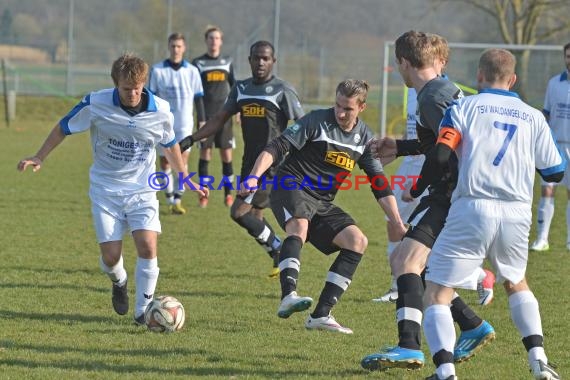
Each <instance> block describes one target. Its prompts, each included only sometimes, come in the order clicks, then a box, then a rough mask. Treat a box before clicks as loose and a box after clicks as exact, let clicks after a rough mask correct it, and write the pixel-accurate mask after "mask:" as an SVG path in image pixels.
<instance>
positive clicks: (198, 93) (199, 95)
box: [194, 92, 204, 99]
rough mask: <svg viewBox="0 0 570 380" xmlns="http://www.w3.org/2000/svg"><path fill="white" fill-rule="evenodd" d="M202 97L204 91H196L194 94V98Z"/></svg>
mask: <svg viewBox="0 0 570 380" xmlns="http://www.w3.org/2000/svg"><path fill="white" fill-rule="evenodd" d="M203 97H204V93H203V92H197V93H195V94H194V99H196V98H203Z"/></svg>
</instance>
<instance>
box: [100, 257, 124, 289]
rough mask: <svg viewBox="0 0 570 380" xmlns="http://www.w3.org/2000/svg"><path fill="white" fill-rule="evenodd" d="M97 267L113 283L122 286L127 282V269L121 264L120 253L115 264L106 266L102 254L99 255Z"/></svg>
mask: <svg viewBox="0 0 570 380" xmlns="http://www.w3.org/2000/svg"><path fill="white" fill-rule="evenodd" d="M99 267H100V268H101V270H102V271H103V273H105V274H106V275H107V277H109V279H110V280H111V281H113V282H114V283H115V284H117V285H119V286H123V285H125V283H126V282H127V271H125V267H124V266H123V256H122V255H121V257H120V258H119V261H117V264H115V265H114V266H113V267H109V266H107V264H105V263H104V262H103V256H99Z"/></svg>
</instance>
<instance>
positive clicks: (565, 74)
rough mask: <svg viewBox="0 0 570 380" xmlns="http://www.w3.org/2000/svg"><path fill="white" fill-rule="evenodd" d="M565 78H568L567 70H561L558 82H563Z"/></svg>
mask: <svg viewBox="0 0 570 380" xmlns="http://www.w3.org/2000/svg"><path fill="white" fill-rule="evenodd" d="M565 80H568V71H563V72H562V74H560V82H564V81H565Z"/></svg>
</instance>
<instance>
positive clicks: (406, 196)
mask: <svg viewBox="0 0 570 380" xmlns="http://www.w3.org/2000/svg"><path fill="white" fill-rule="evenodd" d="M401 198H402V200H403V201H404V202H407V203H409V202H413V201H414V197H412V194H411V188H410V187H409V186H406V187H405V189H404V191H402V197H401Z"/></svg>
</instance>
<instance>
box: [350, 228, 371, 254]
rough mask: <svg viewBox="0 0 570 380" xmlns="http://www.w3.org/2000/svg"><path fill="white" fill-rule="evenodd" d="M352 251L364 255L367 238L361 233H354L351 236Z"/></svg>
mask: <svg viewBox="0 0 570 380" xmlns="http://www.w3.org/2000/svg"><path fill="white" fill-rule="evenodd" d="M351 245H352V250H353V251H355V252H358V253H364V251H365V250H366V248H367V247H368V238H367V237H366V235H364V234H363V233H362V231H358V232H354V233H353V234H352V236H351Z"/></svg>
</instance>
